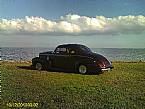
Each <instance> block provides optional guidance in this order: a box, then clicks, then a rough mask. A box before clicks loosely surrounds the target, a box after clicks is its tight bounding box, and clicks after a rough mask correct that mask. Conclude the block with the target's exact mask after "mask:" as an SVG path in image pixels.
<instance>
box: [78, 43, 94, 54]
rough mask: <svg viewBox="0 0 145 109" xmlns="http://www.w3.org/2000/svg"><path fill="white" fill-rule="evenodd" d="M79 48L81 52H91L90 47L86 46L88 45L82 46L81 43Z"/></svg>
mask: <svg viewBox="0 0 145 109" xmlns="http://www.w3.org/2000/svg"><path fill="white" fill-rule="evenodd" d="M80 49H81V50H82V51H83V52H88V53H90V52H92V51H91V49H90V48H88V47H86V46H83V45H82V46H80Z"/></svg>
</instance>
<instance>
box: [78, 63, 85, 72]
mask: <svg viewBox="0 0 145 109" xmlns="http://www.w3.org/2000/svg"><path fill="white" fill-rule="evenodd" d="M78 71H79V73H81V74H86V73H87V67H86V66H85V65H82V64H81V65H79V68H78Z"/></svg>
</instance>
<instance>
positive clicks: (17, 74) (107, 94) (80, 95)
mask: <svg viewBox="0 0 145 109" xmlns="http://www.w3.org/2000/svg"><path fill="white" fill-rule="evenodd" d="M30 64H31V63H25V62H24V63H18V62H15V63H10V62H4V63H2V64H1V68H0V70H1V75H2V87H1V89H2V106H3V108H1V109H7V108H8V106H7V103H34V102H38V103H39V108H42V109H47V108H50V109H57V108H58V109H59V108H63V109H71V108H73V109H76V108H80V109H88V108H90V109H92V108H94V109H97V108H100V109H101V108H103V109H104V108H105V109H110V108H111V109H112V108H116V109H120V108H122V109H143V108H145V63H143V62H140V63H125V62H118V63H117V62H114V63H113V65H114V67H115V68H114V69H113V70H112V71H109V72H104V73H102V74H99V75H81V74H75V73H64V72H49V71H36V70H30V69H22V68H18V67H17V66H29V65H30Z"/></svg>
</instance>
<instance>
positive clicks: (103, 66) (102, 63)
mask: <svg viewBox="0 0 145 109" xmlns="http://www.w3.org/2000/svg"><path fill="white" fill-rule="evenodd" d="M97 64H98V65H99V67H101V68H105V63H104V62H101V61H99V62H97Z"/></svg>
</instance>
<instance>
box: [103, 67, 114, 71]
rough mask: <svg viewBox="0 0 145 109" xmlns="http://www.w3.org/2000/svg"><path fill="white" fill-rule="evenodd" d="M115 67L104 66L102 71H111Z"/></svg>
mask: <svg viewBox="0 0 145 109" xmlns="http://www.w3.org/2000/svg"><path fill="white" fill-rule="evenodd" d="M113 68H114V67H108V68H102V69H101V70H102V71H110V70H112V69H113Z"/></svg>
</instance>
